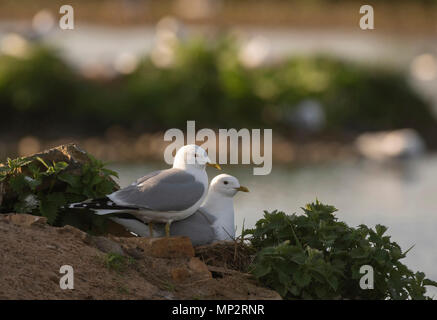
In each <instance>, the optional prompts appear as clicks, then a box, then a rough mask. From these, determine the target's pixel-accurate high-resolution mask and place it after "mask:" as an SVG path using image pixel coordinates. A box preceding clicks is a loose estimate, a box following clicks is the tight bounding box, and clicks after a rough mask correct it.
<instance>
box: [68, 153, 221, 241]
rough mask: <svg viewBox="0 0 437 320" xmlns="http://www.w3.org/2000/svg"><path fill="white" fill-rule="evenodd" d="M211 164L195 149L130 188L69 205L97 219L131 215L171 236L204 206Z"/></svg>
mask: <svg viewBox="0 0 437 320" xmlns="http://www.w3.org/2000/svg"><path fill="white" fill-rule="evenodd" d="M206 165H209V166H213V167H215V168H217V169H219V170H220V166H219V165H217V164H211V160H210V159H209V158H208V155H207V154H206V151H205V150H204V149H202V148H201V147H199V146H196V145H187V146H184V147H182V148H180V149H179V150H178V152H177V153H176V156H175V160H174V163H173V168H171V169H167V170H159V171H154V172H151V173H149V174H148V175H146V176H144V177H142V178H140V179H138V180H137V181H136V182H134V183H132V184H131V185H130V186H127V187H126V188H123V189H121V190H118V191H116V192H114V193H111V194H110V195H108V196H107V197H104V198H100V199H93V200H87V201H85V202H81V203H75V204H72V205H70V208H75V209H77V208H80V209H82V208H83V209H88V210H92V211H94V213H96V214H98V215H108V216H119V215H125V214H129V215H130V216H133V217H134V218H135V219H138V220H139V221H141V222H143V223H149V227H150V232H151V233H152V234H153V225H152V224H153V223H154V222H160V223H165V224H166V225H165V234H166V235H167V236H169V234H170V224H171V223H172V222H173V221H177V220H181V219H185V218H187V217H189V216H190V215H192V214H193V213H194V212H196V210H197V209H199V207H200V205H201V204H202V202H203V200H204V198H205V196H206V193H207V188H208V176H207V174H206V171H205V166H206Z"/></svg>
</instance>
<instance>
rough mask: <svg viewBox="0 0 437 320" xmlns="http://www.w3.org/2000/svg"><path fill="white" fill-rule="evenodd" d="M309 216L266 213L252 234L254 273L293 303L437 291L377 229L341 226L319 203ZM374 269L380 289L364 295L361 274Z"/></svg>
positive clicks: (412, 295) (416, 295)
mask: <svg viewBox="0 0 437 320" xmlns="http://www.w3.org/2000/svg"><path fill="white" fill-rule="evenodd" d="M303 211H304V214H303V215H296V214H292V215H286V214H285V213H283V212H278V211H273V212H271V213H269V212H267V211H265V214H264V218H263V219H260V220H259V221H258V222H257V223H256V226H255V228H254V229H249V230H246V231H245V232H244V233H245V234H244V235H245V236H249V239H250V242H251V244H252V245H253V246H254V247H255V248H256V249H258V250H259V251H258V253H257V255H256V258H255V260H254V263H253V264H252V266H251V272H252V273H253V274H254V275H255V277H256V278H258V279H259V280H260V281H261V282H262V283H263V284H265V285H267V286H269V287H271V288H273V289H275V290H276V291H277V292H278V293H280V294H281V296H282V297H284V298H287V299H428V298H429V297H427V296H426V295H425V293H426V288H425V286H427V285H429V286H436V287H437V282H435V281H432V280H430V279H427V278H426V277H425V274H424V273H423V272H416V273H414V272H413V271H411V270H410V269H408V267H407V266H405V265H404V264H403V263H402V262H401V261H400V260H401V259H403V258H405V256H406V254H407V253H408V251H409V250H410V249H411V248H410V249H408V250H406V251H402V249H401V248H400V247H399V245H398V244H397V243H396V242H393V241H391V240H390V236H387V235H385V232H386V231H387V228H386V227H385V226H382V225H376V226H375V228H374V229H372V228H369V227H367V226H366V225H360V226H358V227H357V228H352V227H349V226H348V225H347V224H346V223H344V222H341V221H338V219H337V217H336V216H335V215H334V212H336V211H337V209H336V208H335V207H333V206H329V205H324V204H322V203H320V202H318V201H316V203H311V204H308V205H307V206H306V207H305V208H303ZM363 265H370V266H372V267H373V269H374V289H372V290H363V289H361V288H360V285H359V282H360V278H361V277H362V276H363V274H360V268H361V266H363Z"/></svg>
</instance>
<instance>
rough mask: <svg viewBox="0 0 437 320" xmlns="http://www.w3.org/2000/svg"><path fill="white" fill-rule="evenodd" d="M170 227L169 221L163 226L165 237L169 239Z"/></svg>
mask: <svg viewBox="0 0 437 320" xmlns="http://www.w3.org/2000/svg"><path fill="white" fill-rule="evenodd" d="M170 225H171V221H168V222H167V223H166V224H165V236H166V237H167V238H168V237H170Z"/></svg>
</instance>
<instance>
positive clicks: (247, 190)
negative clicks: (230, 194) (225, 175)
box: [235, 186, 249, 192]
mask: <svg viewBox="0 0 437 320" xmlns="http://www.w3.org/2000/svg"><path fill="white" fill-rule="evenodd" d="M235 190H237V191H242V192H249V189H247V188H246V187H243V186H240V187H239V188H235Z"/></svg>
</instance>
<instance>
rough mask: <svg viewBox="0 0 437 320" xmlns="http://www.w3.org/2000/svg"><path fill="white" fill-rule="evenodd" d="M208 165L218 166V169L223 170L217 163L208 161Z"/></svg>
mask: <svg viewBox="0 0 437 320" xmlns="http://www.w3.org/2000/svg"><path fill="white" fill-rule="evenodd" d="M206 165H207V166H209V167H213V168H216V169H217V170H221V169H222V168H221V167H220V166H219V165H218V164H217V163H211V162H207V163H206Z"/></svg>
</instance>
